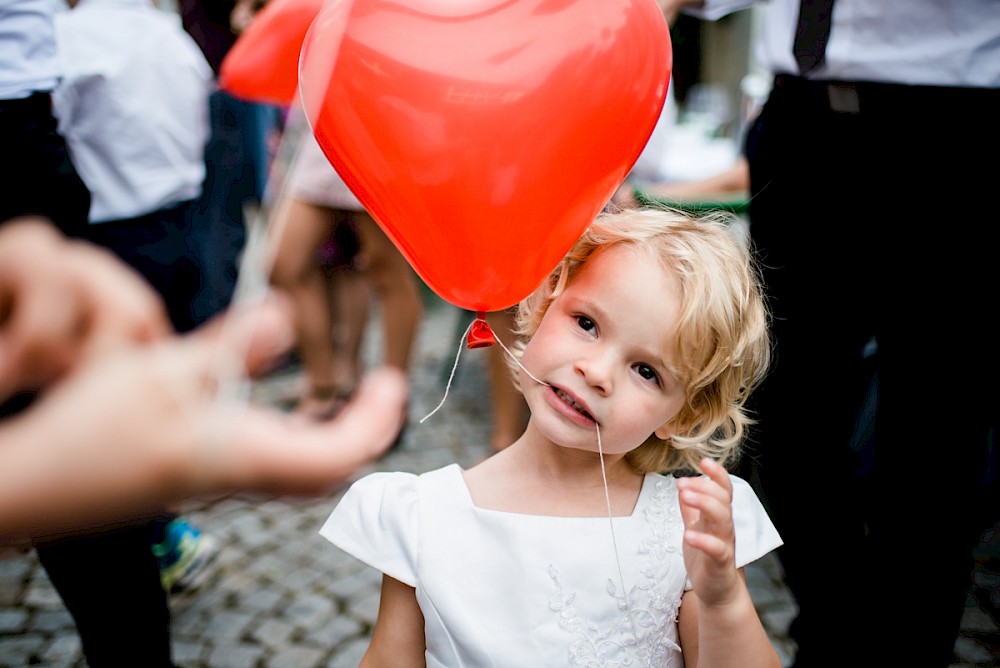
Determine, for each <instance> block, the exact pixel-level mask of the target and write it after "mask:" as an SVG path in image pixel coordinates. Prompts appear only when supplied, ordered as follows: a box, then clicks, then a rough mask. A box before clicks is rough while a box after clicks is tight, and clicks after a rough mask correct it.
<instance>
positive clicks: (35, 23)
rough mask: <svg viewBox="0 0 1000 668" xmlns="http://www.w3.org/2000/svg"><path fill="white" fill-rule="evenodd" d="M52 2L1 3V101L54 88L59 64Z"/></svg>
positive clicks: (17, 0) (20, 0)
mask: <svg viewBox="0 0 1000 668" xmlns="http://www.w3.org/2000/svg"><path fill="white" fill-rule="evenodd" d="M53 14H54V6H53V4H52V0H0V100H19V99H23V98H26V97H28V96H29V95H30V94H31V93H33V92H34V91H50V90H52V88H53V87H54V86H55V85H56V81H57V80H58V74H59V60H58V58H57V56H56V37H55V30H54V28H53V25H52V16H53Z"/></svg>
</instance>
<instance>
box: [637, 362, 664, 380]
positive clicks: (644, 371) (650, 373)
mask: <svg viewBox="0 0 1000 668" xmlns="http://www.w3.org/2000/svg"><path fill="white" fill-rule="evenodd" d="M635 372H636V373H637V374H639V377H640V378H642V379H644V380H651V381H653V382H654V383H656V384H657V385H659V384H660V376H659V375H658V374H657V373H656V371H654V370H653V367H651V366H649V365H648V364H636V365H635Z"/></svg>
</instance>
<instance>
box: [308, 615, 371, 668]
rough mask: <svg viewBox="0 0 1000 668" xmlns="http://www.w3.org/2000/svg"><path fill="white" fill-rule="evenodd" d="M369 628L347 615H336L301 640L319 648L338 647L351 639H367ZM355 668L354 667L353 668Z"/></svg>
mask: <svg viewBox="0 0 1000 668" xmlns="http://www.w3.org/2000/svg"><path fill="white" fill-rule="evenodd" d="M369 628H370V627H369V626H368V625H366V624H362V623H361V622H360V621H358V620H357V619H354V618H353V617H350V616H348V615H346V614H345V615H336V616H334V617H331V618H329V619H328V620H327V621H326V623H325V624H323V626H321V627H319V628H317V629H315V630H313V631H310V632H309V633H307V634H306V635H305V636H303V638H304V639H305V640H306V641H307V642H309V643H311V644H313V645H317V646H319V647H340V646H341V645H343V644H345V643H347V642H348V641H350V640H352V639H357V638H359V637H360V638H364V640H365V642H367V639H368V629H369ZM355 668H356V667H355Z"/></svg>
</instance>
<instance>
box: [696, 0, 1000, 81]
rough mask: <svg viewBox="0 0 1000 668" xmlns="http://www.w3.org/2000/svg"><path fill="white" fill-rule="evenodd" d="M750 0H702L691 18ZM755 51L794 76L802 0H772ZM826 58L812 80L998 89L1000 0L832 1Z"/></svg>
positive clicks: (718, 14)
mask: <svg viewBox="0 0 1000 668" xmlns="http://www.w3.org/2000/svg"><path fill="white" fill-rule="evenodd" d="M753 4H757V3H755V2H754V0H705V4H704V5H703V6H702V7H701V8H699V9H697V10H686V11H687V12H688V13H691V14H693V15H695V16H700V17H702V18H706V19H717V18H719V17H721V16H723V15H725V14H728V13H730V12H733V11H736V10H738V9H745V8H747V7H749V6H751V5H753ZM761 4H762V5H763V6H764V7H765V8H766V9H765V12H764V19H763V23H762V26H761V34H760V35H759V37H758V38H757V40H756V43H755V47H754V48H755V54H754V55H755V57H756V58H757V60H758V61H759V62H760V63H761V64H762V65H763V66H765V67H768V68H769V69H770V70H771V71H773V72H776V73H786V74H797V73H798V68H797V66H796V64H795V58H794V57H793V56H792V39H793V37H794V35H795V27H796V23H797V21H798V15H799V0H769V1H768V2H763V3H761ZM831 26H832V27H831V31H830V41H829V43H828V44H827V48H826V62H825V63H824V64H823V65H821V66H819V67H817V68H816V69H815V70H813V71H812V72H811V73H810V74H809V78H811V79H835V80H840V81H876V82H884V83H904V84H912V85H928V86H962V87H970V86H971V87H979V88H1000V1H998V0H875V1H873V0H837V2H836V3H835V4H834V7H833V15H832V23H831Z"/></svg>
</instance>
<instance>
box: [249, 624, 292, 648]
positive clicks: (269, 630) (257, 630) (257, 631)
mask: <svg viewBox="0 0 1000 668" xmlns="http://www.w3.org/2000/svg"><path fill="white" fill-rule="evenodd" d="M294 633H295V626H294V625H293V624H291V623H289V622H287V621H285V620H283V619H274V618H265V619H263V620H261V622H260V623H259V624H256V625H255V626H254V627H253V628H252V629H251V630H250V637H251V638H253V639H254V640H257V641H259V642H260V643H261V644H263V645H265V646H267V647H268V648H269V649H271V650H274V649H276V648H281V647H284V646H286V645H287V644H288V641H289V639H291V637H292V635H293V634H294Z"/></svg>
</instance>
